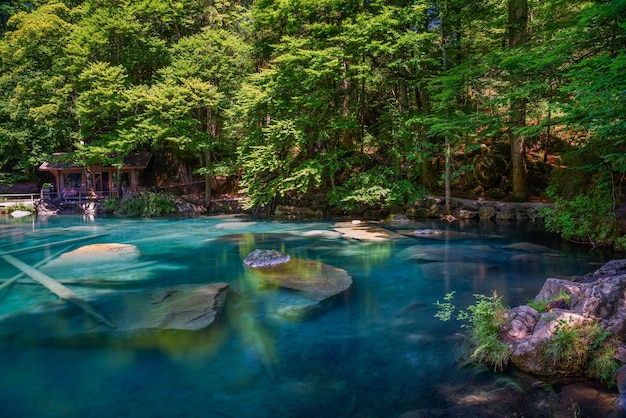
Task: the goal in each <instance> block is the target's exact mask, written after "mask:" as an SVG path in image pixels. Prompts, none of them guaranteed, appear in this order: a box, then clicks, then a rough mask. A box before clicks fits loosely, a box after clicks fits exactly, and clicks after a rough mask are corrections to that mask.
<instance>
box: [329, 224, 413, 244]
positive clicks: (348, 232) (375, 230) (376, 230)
mask: <svg viewBox="0 0 626 418" xmlns="http://www.w3.org/2000/svg"><path fill="white" fill-rule="evenodd" d="M333 230H335V231H337V232H339V233H340V234H341V235H342V236H343V238H349V239H356V240H359V241H368V242H384V241H389V240H396V239H406V237H405V236H404V235H402V234H398V233H396V232H393V231H390V230H388V229H386V228H382V227H380V226H376V225H372V224H368V223H356V224H351V223H338V224H336V226H335V228H333Z"/></svg>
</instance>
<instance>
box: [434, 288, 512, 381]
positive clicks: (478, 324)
mask: <svg viewBox="0 0 626 418" xmlns="http://www.w3.org/2000/svg"><path fill="white" fill-rule="evenodd" d="M453 296H454V292H451V293H448V294H447V295H446V297H445V298H444V300H445V302H439V301H437V302H436V303H435V305H436V306H437V307H438V308H439V311H438V312H437V314H435V317H437V318H439V319H441V320H442V321H448V320H450V319H452V317H453V314H454V312H455V310H456V307H455V306H454V305H453V304H452V302H451V300H452V298H453ZM474 297H475V298H476V303H475V304H474V305H470V306H469V307H468V308H467V310H459V313H458V314H457V319H458V320H460V321H462V322H464V324H463V325H462V327H463V328H466V329H467V330H468V335H467V341H468V343H469V345H470V347H471V351H472V354H471V357H472V359H474V360H476V361H479V362H481V363H485V364H488V365H490V366H492V367H493V368H494V370H500V371H501V370H504V368H505V367H506V366H507V365H508V363H509V359H510V356H511V350H510V348H509V346H508V345H507V344H506V343H505V342H503V341H501V340H500V338H499V334H500V327H501V326H502V325H503V324H504V323H505V321H506V318H505V315H504V314H505V313H506V312H508V308H507V307H506V306H504V304H503V303H502V299H501V298H500V297H499V296H498V294H497V293H496V292H495V291H494V292H493V294H492V295H491V296H485V295H474Z"/></svg>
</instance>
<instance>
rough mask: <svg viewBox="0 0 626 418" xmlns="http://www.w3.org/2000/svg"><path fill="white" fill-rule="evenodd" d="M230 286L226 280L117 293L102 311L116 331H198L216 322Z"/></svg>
mask: <svg viewBox="0 0 626 418" xmlns="http://www.w3.org/2000/svg"><path fill="white" fill-rule="evenodd" d="M228 287H229V286H228V284H227V283H212V284H209V285H205V286H198V285H179V286H172V287H166V288H157V289H153V290H147V291H125V292H117V293H115V294H113V295H111V302H109V303H107V306H105V307H103V308H102V309H101V310H102V311H103V313H104V314H105V315H107V316H108V317H109V319H111V321H112V322H113V323H114V324H115V325H116V327H117V330H122V331H133V330H188V331H195V330H199V329H203V328H207V327H208V326H209V325H211V324H212V323H213V321H214V320H215V317H216V316H217V314H218V312H219V311H220V310H221V308H222V306H223V305H224V300H225V299H226V293H227V290H228ZM99 328H102V330H104V328H103V327H99Z"/></svg>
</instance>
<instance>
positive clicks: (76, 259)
mask: <svg viewBox="0 0 626 418" xmlns="http://www.w3.org/2000/svg"><path fill="white" fill-rule="evenodd" d="M139 256H140V253H139V249H138V248H137V247H136V246H135V245H131V244H116V243H109V244H90V245H84V246H82V247H80V248H77V249H75V250H73V251H70V252H67V253H65V254H61V256H60V257H59V259H58V261H59V262H71V263H93V262H94V261H95V262H101V263H111V262H127V261H130V260H134V259H136V258H139Z"/></svg>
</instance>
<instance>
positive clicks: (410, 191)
mask: <svg viewBox="0 0 626 418" xmlns="http://www.w3.org/2000/svg"><path fill="white" fill-rule="evenodd" d="M423 191H424V190H423V189H420V188H418V187H416V186H415V184H413V182H411V181H409V180H406V179H402V178H401V177H400V176H398V175H397V174H396V173H395V172H394V171H393V170H392V169H391V168H390V167H374V168H373V169H371V170H369V171H366V172H356V173H354V174H352V175H351V176H350V177H349V178H348V179H347V180H346V181H345V182H344V183H343V185H341V186H338V187H336V188H335V189H333V190H331V192H330V196H329V197H330V202H331V204H335V205H337V206H338V207H340V208H341V209H355V208H357V207H359V206H362V205H365V206H374V207H376V206H381V207H384V208H392V207H394V206H395V205H401V204H403V203H405V202H407V201H409V199H410V198H412V197H415V196H416V195H418V194H421V193H422V192H423Z"/></svg>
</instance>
